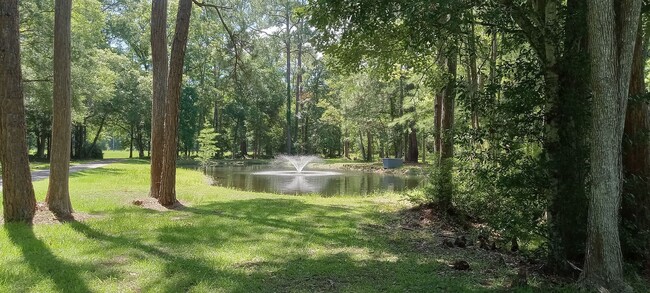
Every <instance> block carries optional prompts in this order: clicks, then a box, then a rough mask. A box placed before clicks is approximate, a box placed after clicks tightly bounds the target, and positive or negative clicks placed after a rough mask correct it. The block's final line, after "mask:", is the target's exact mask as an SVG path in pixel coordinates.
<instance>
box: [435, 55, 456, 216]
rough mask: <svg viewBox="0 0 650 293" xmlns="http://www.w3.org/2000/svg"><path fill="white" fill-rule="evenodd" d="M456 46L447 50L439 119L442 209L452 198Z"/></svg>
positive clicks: (439, 201)
mask: <svg viewBox="0 0 650 293" xmlns="http://www.w3.org/2000/svg"><path fill="white" fill-rule="evenodd" d="M457 50H458V48H457V47H453V48H451V49H450V51H449V56H448V59H447V70H448V74H449V80H448V81H447V88H446V90H445V98H444V101H443V103H442V119H441V132H442V137H441V141H442V142H441V148H440V159H439V161H438V168H440V173H439V174H440V175H439V182H438V192H439V193H440V194H438V195H437V198H438V205H439V207H440V208H441V209H442V210H449V209H450V208H451V207H452V199H453V178H452V172H453V167H454V162H453V160H454V109H455V102H456V74H457V64H458V63H457V62H458V51H457Z"/></svg>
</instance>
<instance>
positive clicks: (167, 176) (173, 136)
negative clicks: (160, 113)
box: [158, 0, 192, 206]
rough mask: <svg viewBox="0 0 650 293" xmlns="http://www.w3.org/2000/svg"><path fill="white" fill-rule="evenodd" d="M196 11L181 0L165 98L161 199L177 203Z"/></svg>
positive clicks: (165, 204)
mask: <svg viewBox="0 0 650 293" xmlns="http://www.w3.org/2000/svg"><path fill="white" fill-rule="evenodd" d="M191 13H192V0H180V1H179V3H178V14H177V16H176V31H175V32H174V42H173V43H172V54H171V61H170V66H169V69H170V70H169V79H168V85H167V90H168V92H167V99H166V102H165V132H164V133H165V144H164V147H163V164H162V182H161V183H162V184H161V186H160V196H159V197H158V202H159V203H160V204H161V205H163V206H171V205H174V204H175V203H176V202H177V200H176V156H177V148H178V112H179V104H180V97H181V84H182V82H183V60H184V59H185V49H186V45H187V35H188V31H189V25H190V15H191Z"/></svg>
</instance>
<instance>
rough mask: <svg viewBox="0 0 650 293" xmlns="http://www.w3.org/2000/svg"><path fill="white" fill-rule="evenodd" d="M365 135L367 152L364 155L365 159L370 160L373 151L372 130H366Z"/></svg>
mask: <svg viewBox="0 0 650 293" xmlns="http://www.w3.org/2000/svg"><path fill="white" fill-rule="evenodd" d="M366 135H367V137H368V152H367V154H368V155H367V156H366V161H368V162H372V159H373V155H372V152H373V149H372V132H371V131H370V130H368V131H367V132H366Z"/></svg>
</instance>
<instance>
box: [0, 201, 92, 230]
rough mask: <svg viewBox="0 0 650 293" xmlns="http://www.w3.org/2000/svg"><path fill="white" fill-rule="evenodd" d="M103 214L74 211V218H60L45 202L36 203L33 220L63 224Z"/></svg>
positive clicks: (45, 223) (37, 222)
mask: <svg viewBox="0 0 650 293" xmlns="http://www.w3.org/2000/svg"><path fill="white" fill-rule="evenodd" d="M102 217H103V216H102V215H91V214H87V213H78V212H77V213H73V214H72V218H60V217H57V216H56V215H55V214H54V213H52V212H51V211H50V210H49V209H48V208H47V204H46V203H44V202H39V203H36V213H35V214H34V219H33V220H32V224H33V225H53V224H61V223H65V222H70V221H78V222H83V221H86V220H89V219H99V218H102ZM0 224H4V220H3V219H1V218H0Z"/></svg>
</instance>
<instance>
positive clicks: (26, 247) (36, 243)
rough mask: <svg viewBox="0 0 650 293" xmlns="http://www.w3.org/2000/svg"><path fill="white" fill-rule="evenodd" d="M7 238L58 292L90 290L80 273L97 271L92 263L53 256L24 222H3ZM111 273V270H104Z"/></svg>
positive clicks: (28, 263)
mask: <svg viewBox="0 0 650 293" xmlns="http://www.w3.org/2000/svg"><path fill="white" fill-rule="evenodd" d="M4 228H5V230H6V231H7V234H8V236H9V239H10V240H11V242H12V243H14V244H15V245H16V246H17V247H18V248H19V249H20V251H21V253H22V255H23V259H24V260H25V262H26V263H27V265H28V266H29V267H30V268H31V269H33V270H34V271H36V272H38V273H39V274H40V275H42V276H43V277H46V278H49V279H50V280H52V282H53V283H54V286H55V287H56V289H57V291H59V292H91V290H90V288H88V285H87V284H86V282H84V280H83V278H82V276H81V273H83V272H87V271H94V272H98V268H96V267H94V266H92V265H82V266H79V265H75V264H71V263H69V262H66V261H65V260H62V259H60V258H58V257H57V256H55V255H54V254H53V253H52V251H51V250H50V248H49V247H48V246H47V245H46V244H45V243H44V242H43V241H41V240H39V239H38V238H37V237H36V235H35V234H34V231H33V230H32V227H31V226H29V225H25V224H13V223H10V224H5V225H4ZM104 273H107V274H109V275H112V274H113V272H106V271H105V272H104Z"/></svg>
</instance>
